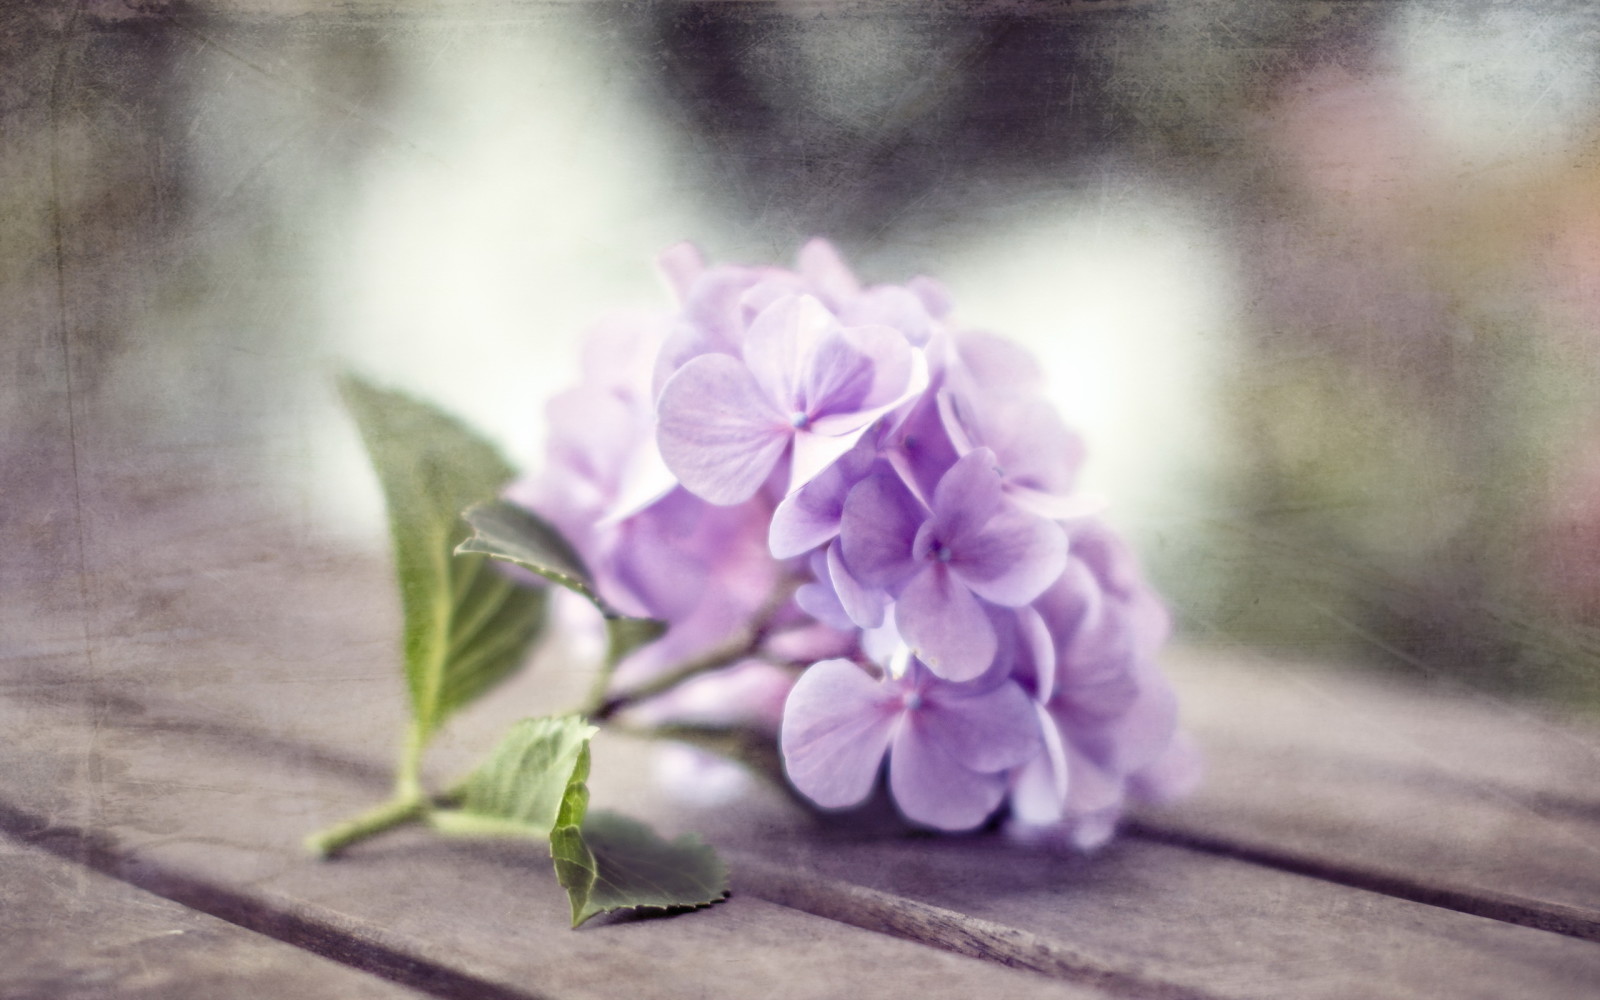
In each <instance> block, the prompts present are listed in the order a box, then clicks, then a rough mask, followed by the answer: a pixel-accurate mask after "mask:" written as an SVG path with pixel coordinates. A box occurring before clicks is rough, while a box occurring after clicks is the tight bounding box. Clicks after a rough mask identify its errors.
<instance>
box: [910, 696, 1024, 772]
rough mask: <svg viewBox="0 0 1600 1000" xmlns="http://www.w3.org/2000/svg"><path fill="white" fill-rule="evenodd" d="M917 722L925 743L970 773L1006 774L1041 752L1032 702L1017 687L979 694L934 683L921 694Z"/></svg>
mask: <svg viewBox="0 0 1600 1000" xmlns="http://www.w3.org/2000/svg"><path fill="white" fill-rule="evenodd" d="M918 718H919V719H920V720H921V722H922V723H923V726H924V729H925V730H926V733H927V736H928V738H929V739H932V740H936V741H938V743H939V745H940V746H942V747H943V748H944V749H945V750H946V751H948V752H949V754H950V756H951V757H953V758H955V759H956V760H958V761H960V762H961V765H962V766H963V767H966V768H967V769H969V770H973V771H980V772H983V773H990V772H994V771H1004V770H1006V769H1008V768H1013V767H1016V766H1017V765H1019V764H1022V763H1024V762H1026V761H1028V760H1030V759H1031V758H1033V757H1034V756H1036V755H1037V754H1038V753H1039V751H1040V749H1041V748H1042V743H1041V739H1040V736H1039V719H1038V715H1037V713H1036V711H1035V709H1034V705H1033V701H1032V700H1031V699H1030V698H1029V697H1028V695H1027V693H1026V692H1024V691H1023V690H1022V688H1021V687H1019V686H1017V684H1016V683H1015V682H1010V681H1008V682H1006V683H1004V684H1001V685H999V686H997V687H993V688H990V689H989V690H987V691H983V692H981V693H978V694H967V693H966V692H964V691H962V689H961V685H956V684H940V683H938V682H934V683H932V684H929V685H928V687H927V688H926V690H925V691H924V694H923V706H922V710H921V712H920V713H919V715H918Z"/></svg>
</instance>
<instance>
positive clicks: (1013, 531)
mask: <svg viewBox="0 0 1600 1000" xmlns="http://www.w3.org/2000/svg"><path fill="white" fill-rule="evenodd" d="M973 454H974V455H978V454H982V452H981V451H975V452H973ZM963 461H965V460H964V459H963ZM947 478H948V477H947ZM940 485H943V484H942V483H941V484H940ZM950 545H951V557H950V568H951V570H952V571H954V572H955V573H956V574H957V575H959V576H960V577H961V579H962V580H963V581H965V583H966V584H967V586H969V587H971V588H972V590H973V592H974V593H976V594H977V595H978V596H979V597H982V598H983V599H984V600H986V601H993V602H994V603H995V604H998V605H1001V606H1002V607H1009V608H1017V607H1021V606H1022V605H1024V604H1027V603H1029V602H1031V601H1032V600H1033V599H1034V598H1036V597H1038V596H1039V595H1040V594H1042V593H1044V591H1045V588H1046V587H1048V586H1050V584H1052V583H1054V582H1055V581H1056V580H1057V579H1058V578H1060V576H1061V573H1062V571H1063V570H1065V569H1066V568H1067V536H1066V533H1065V532H1063V531H1062V530H1061V526H1060V525H1058V524H1054V523H1052V522H1050V521H1046V520H1045V519H1044V518H1041V517H1035V516H1034V515H1032V514H1024V513H1023V512H1022V511H1019V510H1006V511H1002V512H1001V513H1000V514H999V515H998V516H996V517H993V518H991V519H990V520H989V523H988V524H986V525H984V526H983V530H982V531H981V532H979V533H978V534H977V535H976V536H975V537H970V538H967V539H963V540H961V541H957V542H951V543H950Z"/></svg>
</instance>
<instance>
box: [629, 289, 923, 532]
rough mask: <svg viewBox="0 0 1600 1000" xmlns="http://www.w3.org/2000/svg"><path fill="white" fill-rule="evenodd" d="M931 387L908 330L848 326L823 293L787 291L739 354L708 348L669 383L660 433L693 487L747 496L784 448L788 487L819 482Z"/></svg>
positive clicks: (716, 498) (675, 468)
mask: <svg viewBox="0 0 1600 1000" xmlns="http://www.w3.org/2000/svg"><path fill="white" fill-rule="evenodd" d="M926 385H927V363H926V361H925V360H924V359H923V357H922V354H921V352H920V351H917V350H916V349H914V348H913V347H912V346H911V345H910V344H909V343H907V342H906V339H905V337H904V336H903V335H902V334H900V333H899V332H898V331H896V330H893V329H891V328H889V327H885V326H857V327H844V326H840V325H839V323H838V321H837V320H836V319H834V317H833V315H832V314H831V313H829V312H828V310H827V309H826V308H825V307H824V306H823V305H822V303H821V302H819V301H817V300H816V299H815V298H813V297H811V296H809V295H786V296H784V297H783V298H780V299H778V300H777V301H776V302H774V303H772V304H771V305H769V306H767V307H766V308H765V309H764V310H762V312H761V313H760V315H758V316H757V317H756V318H755V320H754V321H753V322H752V323H751V324H750V329H749V331H748V332H747V333H746V334H745V338H744V342H743V345H742V351H741V356H740V357H739V358H734V357H732V356H730V355H727V354H702V355H700V356H698V357H695V358H692V359H690V360H689V361H688V362H687V363H685V364H684V366H683V367H682V368H680V369H678V371H677V372H676V373H675V374H673V376H672V377H671V378H669V379H668V380H667V382H666V384H665V385H664V386H662V388H661V398H660V401H659V402H658V404H657V415H658V417H659V420H660V427H659V430H658V433H657V440H658V442H659V443H660V446H661V456H662V458H663V459H665V460H666V463H667V467H668V468H669V469H671V470H672V472H673V474H674V475H676V476H677V477H678V479H679V481H680V482H682V483H683V485H684V486H685V487H686V488H687V489H689V491H690V492H692V493H694V494H695V495H697V496H699V497H701V498H703V499H705V500H708V501H710V502H711V503H715V504H734V503H739V502H741V501H743V500H747V499H749V498H750V497H751V496H753V495H754V494H755V492H756V490H757V489H759V488H760V487H761V484H762V483H764V482H765V481H766V480H767V477H768V476H769V475H770V474H771V472H772V470H773V468H774V466H775V465H776V464H777V463H778V460H779V459H780V458H781V457H782V456H783V455H784V454H785V453H786V452H787V453H788V454H789V455H790V456H791V458H790V464H791V470H792V471H791V473H790V477H789V481H788V482H789V485H788V491H789V492H792V491H794V490H795V489H798V488H799V487H801V486H803V485H805V484H806V483H808V482H810V481H811V480H812V479H813V478H815V477H816V476H817V475H818V474H819V473H821V472H822V471H823V470H824V469H826V468H827V467H828V466H830V465H832V464H833V463H834V462H835V461H837V460H838V459H839V458H840V457H841V456H843V455H844V454H845V453H846V452H848V451H849V450H850V449H851V448H852V447H854V446H855V444H856V442H857V441H858V440H859V439H860V438H861V435H862V434H864V433H865V432H866V430H867V428H868V427H870V426H871V425H872V422H873V421H875V420H876V419H877V418H878V417H880V416H882V415H883V414H885V413H887V412H889V411H890V410H892V409H894V408H895V407H896V406H899V405H900V404H901V403H903V402H905V401H906V400H907V399H909V398H911V397H913V396H915V395H917V394H918V393H920V392H921V391H922V389H923V388H924V387H925V386H926Z"/></svg>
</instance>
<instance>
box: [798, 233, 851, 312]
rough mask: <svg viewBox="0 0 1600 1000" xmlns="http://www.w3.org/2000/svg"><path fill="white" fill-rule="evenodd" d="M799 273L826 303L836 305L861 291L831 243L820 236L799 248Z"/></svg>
mask: <svg viewBox="0 0 1600 1000" xmlns="http://www.w3.org/2000/svg"><path fill="white" fill-rule="evenodd" d="M798 262H799V264H800V275H801V276H802V277H803V278H805V279H806V283H807V284H808V285H810V286H811V287H812V288H814V289H816V290H817V293H818V294H819V295H821V296H822V298H823V299H824V300H826V301H827V302H828V304H829V305H832V306H834V307H835V308H838V307H839V306H841V305H843V304H844V303H845V302H847V301H849V300H850V299H853V298H855V297H856V296H857V295H859V294H860V293H861V283H860V282H858V281H857V280H856V276H855V275H854V274H851V273H850V268H849V266H848V265H846V264H845V262H844V258H843V257H841V256H839V251H838V250H836V249H835V248H834V246H833V244H832V243H829V242H828V241H827V240H825V239H821V238H820V237H819V238H817V239H813V240H810V241H809V242H807V243H806V245H805V246H803V247H801V248H800V255H799V261H798Z"/></svg>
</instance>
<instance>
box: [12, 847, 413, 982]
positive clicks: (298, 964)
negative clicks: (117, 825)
mask: <svg viewBox="0 0 1600 1000" xmlns="http://www.w3.org/2000/svg"><path fill="white" fill-rule="evenodd" d="M250 996H259V997H296V998H301V1000H319V998H327V1000H380V998H382V1000H399V998H403V997H411V998H419V997H421V996H423V994H421V993H418V992H415V991H413V990H410V989H407V988H405V987H402V986H399V985H397V984H395V983H391V982H386V981H384V980H382V979H378V978H375V977H373V976H371V975H367V974H365V973H362V972H357V971H355V970H353V969H350V968H348V967H347V966H344V965H340V964H339V963H337V962H332V961H329V960H328V959H325V958H321V957H318V956H315V955H308V954H306V953H305V952H304V951H302V950H300V949H298V948H292V947H290V946H288V945H286V944H283V943H281V942H278V941H275V940H273V939H271V938H268V937H264V936H262V935H260V934H255V933H252V932H250V931H247V930H244V929H243V928H240V927H236V926H234V925H233V924H230V923H226V922H224V921H222V920H218V919H216V918H215V917H211V916H208V915H206V914H204V913H200V912H197V911H195V910H192V909H189V908H188V907H185V906H181V905H179V904H178V903H175V902H172V901H171V900H168V899H165V898H162V897H161V896H157V895H153V894H151V893H148V892H145V891H144V890H142V889H137V888H134V887H133V886H130V885H128V884H127V883H125V882H121V881H119V880H117V879H114V878H111V877H109V876H107V875H104V874H101V873H99V872H96V871H94V870H92V869H90V868H87V867H85V866H82V865H78V864H73V863H70V862H67V861H64V860H62V859H61V858H59V857H56V856H55V855H53V854H51V853H49V852H48V851H45V850H42V849H39V848H36V847H30V846H28V845H25V844H23V843H20V842H18V841H16V840H14V839H11V838H9V837H4V836H0V997H6V998H7V1000H22V998H31V997H37V998H40V1000H43V998H46V997H48V998H51V1000H191V998H193V1000H201V998H203V1000H220V998H225V997H250Z"/></svg>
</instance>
